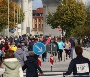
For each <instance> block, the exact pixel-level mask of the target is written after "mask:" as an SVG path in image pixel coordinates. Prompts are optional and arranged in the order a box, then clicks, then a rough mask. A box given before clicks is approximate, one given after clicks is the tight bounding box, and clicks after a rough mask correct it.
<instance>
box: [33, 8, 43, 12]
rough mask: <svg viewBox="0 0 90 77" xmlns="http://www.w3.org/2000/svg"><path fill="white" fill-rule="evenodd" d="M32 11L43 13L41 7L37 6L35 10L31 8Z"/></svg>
mask: <svg viewBox="0 0 90 77" xmlns="http://www.w3.org/2000/svg"><path fill="white" fill-rule="evenodd" d="M33 12H36V13H43V8H37V9H36V10H33Z"/></svg>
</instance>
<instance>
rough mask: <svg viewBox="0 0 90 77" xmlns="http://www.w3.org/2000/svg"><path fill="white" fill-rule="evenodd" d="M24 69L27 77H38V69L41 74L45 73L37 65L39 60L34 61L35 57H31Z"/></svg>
mask: <svg viewBox="0 0 90 77" xmlns="http://www.w3.org/2000/svg"><path fill="white" fill-rule="evenodd" d="M22 69H23V71H24V70H25V69H26V77H38V72H37V69H38V70H39V71H40V73H43V72H42V70H41V68H40V67H39V65H38V63H37V60H36V59H34V58H33V57H29V58H28V59H27V60H26V62H25V64H24V66H23V67H22Z"/></svg>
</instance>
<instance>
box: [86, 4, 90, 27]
mask: <svg viewBox="0 0 90 77" xmlns="http://www.w3.org/2000/svg"><path fill="white" fill-rule="evenodd" d="M86 13H87V18H86V22H85V26H90V3H88V4H87V6H86Z"/></svg>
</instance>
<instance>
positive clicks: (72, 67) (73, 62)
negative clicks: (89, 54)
mask: <svg viewBox="0 0 90 77" xmlns="http://www.w3.org/2000/svg"><path fill="white" fill-rule="evenodd" d="M84 63H87V64H88V66H89V71H90V61H89V59H87V58H85V57H83V56H82V55H79V56H77V57H76V58H75V59H72V60H71V62H70V64H69V67H68V71H67V72H66V73H64V75H70V74H71V73H72V72H73V75H74V77H83V76H84V77H89V72H85V73H78V72H77V65H78V64H84ZM80 68H81V69H83V68H82V67H80Z"/></svg>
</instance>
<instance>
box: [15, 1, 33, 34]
mask: <svg viewBox="0 0 90 77" xmlns="http://www.w3.org/2000/svg"><path fill="white" fill-rule="evenodd" d="M13 1H15V2H17V3H19V5H20V6H21V8H22V9H23V12H24V13H25V19H24V22H22V24H21V27H20V25H19V27H20V28H21V32H20V31H19V34H20V35H23V34H27V33H29V34H33V33H32V0H13Z"/></svg>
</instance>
